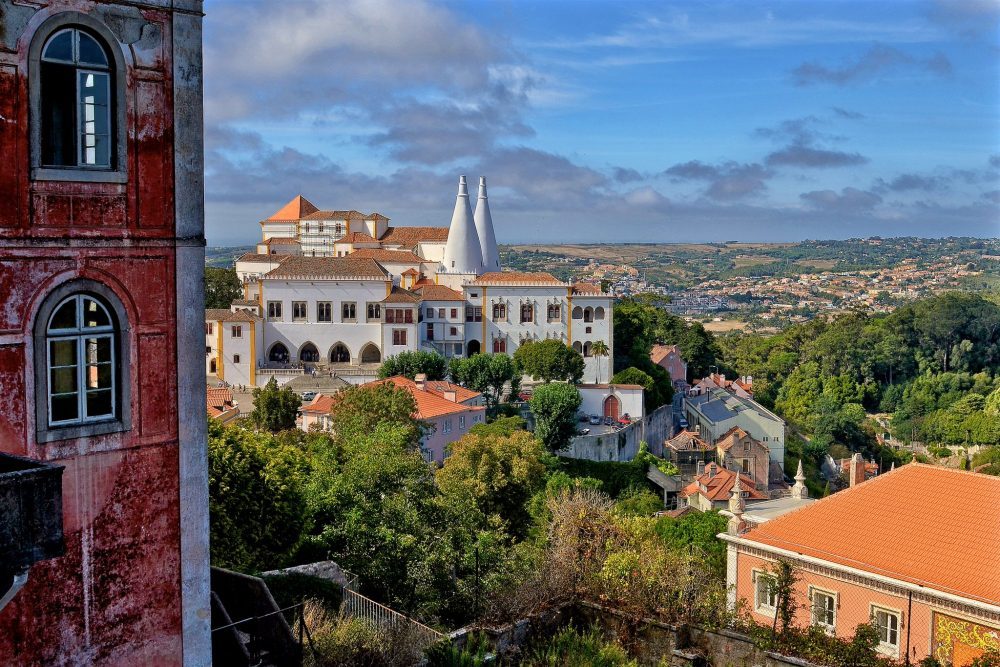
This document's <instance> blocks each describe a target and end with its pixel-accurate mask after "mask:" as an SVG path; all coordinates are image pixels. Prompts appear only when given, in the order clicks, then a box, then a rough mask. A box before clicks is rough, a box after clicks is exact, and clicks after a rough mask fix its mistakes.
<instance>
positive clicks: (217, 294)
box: [205, 266, 243, 310]
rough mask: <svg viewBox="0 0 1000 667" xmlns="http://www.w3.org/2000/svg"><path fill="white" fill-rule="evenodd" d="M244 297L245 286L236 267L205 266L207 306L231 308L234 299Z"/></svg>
mask: <svg viewBox="0 0 1000 667" xmlns="http://www.w3.org/2000/svg"><path fill="white" fill-rule="evenodd" d="M242 298H243V286H242V285H240V279H239V278H238V277H237V276H236V269H234V268H231V267H230V268H225V269H220V268H214V267H211V266H206V267H205V307H206V308H225V309H226V310H229V307H230V306H231V305H232V303H233V301H235V300H236V299H242Z"/></svg>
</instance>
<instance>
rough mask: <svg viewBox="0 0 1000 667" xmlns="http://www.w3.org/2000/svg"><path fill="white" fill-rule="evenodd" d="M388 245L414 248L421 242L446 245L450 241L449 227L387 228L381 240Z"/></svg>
mask: <svg viewBox="0 0 1000 667" xmlns="http://www.w3.org/2000/svg"><path fill="white" fill-rule="evenodd" d="M380 240H381V241H382V243H385V244H386V245H399V246H402V247H404V248H414V247H416V245H417V244H418V243H420V242H421V241H431V242H438V243H444V242H446V241H447V240H448V228H447V227H386V229H385V234H383V235H382V238H381V239H380Z"/></svg>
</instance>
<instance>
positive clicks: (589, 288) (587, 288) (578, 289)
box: [573, 283, 604, 296]
mask: <svg viewBox="0 0 1000 667" xmlns="http://www.w3.org/2000/svg"><path fill="white" fill-rule="evenodd" d="M573 294H579V295H581V296H587V295H592V294H594V295H596V294H604V292H603V291H601V286H600V285H593V284H591V283H576V284H575V285H573Z"/></svg>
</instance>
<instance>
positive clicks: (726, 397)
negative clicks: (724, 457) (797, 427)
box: [684, 385, 785, 478]
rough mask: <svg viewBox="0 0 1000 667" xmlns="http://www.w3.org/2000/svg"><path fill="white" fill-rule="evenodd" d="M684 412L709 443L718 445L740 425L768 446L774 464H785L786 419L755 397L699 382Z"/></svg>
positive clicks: (685, 403)
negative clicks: (757, 400) (754, 398)
mask: <svg viewBox="0 0 1000 667" xmlns="http://www.w3.org/2000/svg"><path fill="white" fill-rule="evenodd" d="M699 386H700V387H701V388H699ZM684 414H685V416H686V417H687V421H688V424H689V427H688V428H689V429H697V430H698V432H699V435H700V437H701V439H702V440H704V441H706V442H708V443H709V444H711V445H715V444H716V443H718V441H719V440H720V439H721V438H722V437H723V436H724V435H726V433H727V432H728V431H729V430H730V429H732V428H733V427H735V426H738V427H739V428H741V429H743V430H744V431H745V432H746V433H748V434H749V435H750V436H751V437H752V438H753V439H754V440H757V441H758V442H761V443H763V444H764V445H765V446H766V447H767V449H768V451H769V452H770V458H771V463H772V464H775V463H777V464H778V465H779V466H784V462H785V420H783V419H782V418H781V417H779V416H778V415H776V414H774V413H773V412H771V411H770V410H768V409H767V408H765V407H764V406H762V405H761V404H760V403H757V402H756V401H754V400H753V399H751V398H747V397H746V396H741V395H738V394H734V393H730V392H729V391H727V390H726V389H723V388H721V387H715V386H711V387H707V388H706V387H705V386H704V385H698V386H696V387H695V388H694V389H692V390H691V391H690V392H689V393H688V395H687V396H685V397H684ZM780 471H781V468H780V467H779V469H778V473H780ZM778 478H780V474H779V475H778Z"/></svg>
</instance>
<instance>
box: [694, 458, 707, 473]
mask: <svg viewBox="0 0 1000 667" xmlns="http://www.w3.org/2000/svg"><path fill="white" fill-rule="evenodd" d="M704 474H705V462H704V461H698V466H697V472H696V474H695V476H696V477H701V476H702V475H704Z"/></svg>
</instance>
